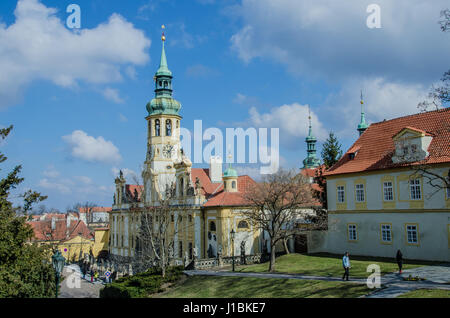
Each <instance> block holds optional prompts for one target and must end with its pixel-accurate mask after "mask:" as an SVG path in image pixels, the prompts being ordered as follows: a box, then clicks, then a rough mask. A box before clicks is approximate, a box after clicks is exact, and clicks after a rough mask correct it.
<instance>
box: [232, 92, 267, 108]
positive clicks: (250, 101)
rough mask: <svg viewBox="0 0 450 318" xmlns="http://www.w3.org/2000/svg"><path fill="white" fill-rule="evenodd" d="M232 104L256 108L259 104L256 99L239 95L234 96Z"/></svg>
mask: <svg viewBox="0 0 450 318" xmlns="http://www.w3.org/2000/svg"><path fill="white" fill-rule="evenodd" d="M233 103H235V104H240V105H245V106H256V105H258V104H260V102H259V99H258V98H257V97H252V96H247V95H244V94H241V93H237V94H236V97H235V98H234V99H233Z"/></svg>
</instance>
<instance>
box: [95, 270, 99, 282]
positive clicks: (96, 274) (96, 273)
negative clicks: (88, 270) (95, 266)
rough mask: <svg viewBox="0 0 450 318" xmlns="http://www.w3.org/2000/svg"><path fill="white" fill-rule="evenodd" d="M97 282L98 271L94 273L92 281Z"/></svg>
mask: <svg viewBox="0 0 450 318" xmlns="http://www.w3.org/2000/svg"><path fill="white" fill-rule="evenodd" d="M97 280H98V271H95V274H94V281H95V282H96V281H97Z"/></svg>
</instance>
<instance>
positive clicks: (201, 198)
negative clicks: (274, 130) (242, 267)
mask: <svg viewBox="0 0 450 318" xmlns="http://www.w3.org/2000/svg"><path fill="white" fill-rule="evenodd" d="M162 40H163V43H162V53H161V61H160V66H159V68H158V70H157V72H156V74H155V77H154V81H155V98H153V99H152V101H151V102H150V103H148V104H147V112H148V116H147V117H146V120H147V127H148V138H147V153H146V159H145V162H144V168H143V173H142V180H143V181H142V185H130V184H126V180H125V178H124V177H123V175H122V173H121V174H120V176H119V177H117V178H116V180H115V184H116V191H115V195H114V204H113V207H112V211H111V213H110V218H109V223H110V240H109V241H110V245H109V252H110V254H111V255H112V256H113V257H114V256H118V257H125V258H133V257H135V256H136V248H137V246H138V245H139V244H138V240H139V229H140V222H141V217H142V212H143V211H144V209H145V208H146V207H152V206H158V205H159V204H160V202H161V201H162V200H166V199H169V201H170V202H169V204H170V208H171V210H172V211H173V212H172V211H171V213H172V214H171V217H172V224H171V229H170V231H169V232H171V233H173V236H174V237H173V242H174V244H173V246H174V248H173V252H174V258H175V259H178V260H183V259H184V258H185V257H186V256H188V257H189V259H192V258H193V254H194V253H195V251H196V252H197V257H198V258H213V257H216V256H217V253H218V252H221V253H222V255H223V256H224V257H226V256H231V255H232V244H231V238H230V232H231V231H232V230H234V231H235V232H236V236H235V240H234V249H235V251H234V254H235V255H239V254H240V253H241V244H245V253H246V254H247V255H250V254H256V253H259V252H260V251H261V249H262V244H263V238H262V235H260V233H259V231H257V230H254V229H253V228H252V226H251V225H250V224H249V223H248V222H246V221H245V220H244V218H243V215H242V213H241V212H242V209H245V208H246V206H245V203H244V199H243V197H242V193H243V192H245V191H246V189H248V187H249V186H250V185H251V184H252V183H254V181H253V180H252V179H251V178H250V177H249V176H238V174H237V172H236V170H235V169H233V168H232V167H231V165H230V166H229V167H227V169H226V170H225V171H224V172H223V173H222V169H223V168H222V159H221V158H220V157H212V158H211V161H210V167H209V169H203V168H193V167H192V162H191V161H190V160H189V159H188V158H187V157H186V156H185V155H184V153H183V150H182V149H181V146H180V129H179V128H180V126H181V120H182V117H181V115H180V109H181V104H180V103H179V102H178V101H177V100H175V99H174V98H173V97H172V93H173V87H172V79H173V75H172V72H171V71H170V70H169V68H168V64H167V58H166V53H165V47H164V44H165V37H164V35H163V38H162ZM169 193H170V198H168V194H169ZM175 224H179V225H178V230H177V231H175V230H174V226H175ZM242 242H245V243H242Z"/></svg>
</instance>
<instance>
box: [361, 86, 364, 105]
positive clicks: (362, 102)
mask: <svg viewBox="0 0 450 318" xmlns="http://www.w3.org/2000/svg"><path fill="white" fill-rule="evenodd" d="M362 104H364V101H363V94H362V90H361V105H362Z"/></svg>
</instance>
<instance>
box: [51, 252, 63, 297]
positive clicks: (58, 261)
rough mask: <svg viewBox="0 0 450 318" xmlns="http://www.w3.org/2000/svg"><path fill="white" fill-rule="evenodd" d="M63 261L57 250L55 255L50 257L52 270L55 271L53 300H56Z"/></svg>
mask: <svg viewBox="0 0 450 318" xmlns="http://www.w3.org/2000/svg"><path fill="white" fill-rule="evenodd" d="M65 261H66V259H65V258H64V256H62V255H61V252H60V251H59V250H57V251H56V252H55V254H53V256H52V264H53V268H54V269H55V272H56V294H55V298H58V287H59V279H60V277H61V273H62V271H63V268H64V263H65Z"/></svg>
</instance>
